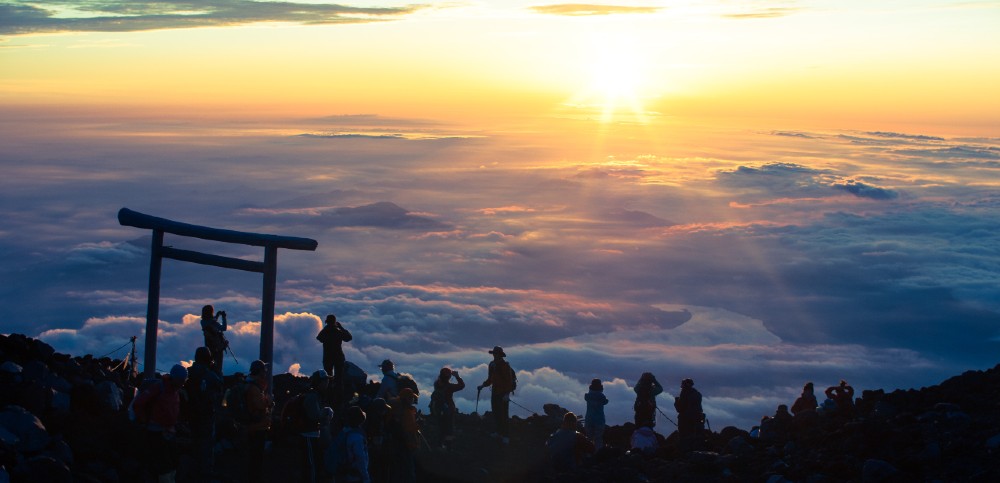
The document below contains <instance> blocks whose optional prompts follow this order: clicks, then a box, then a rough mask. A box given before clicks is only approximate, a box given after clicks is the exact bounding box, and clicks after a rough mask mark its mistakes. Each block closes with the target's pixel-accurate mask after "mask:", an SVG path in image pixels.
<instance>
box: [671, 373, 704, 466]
mask: <svg viewBox="0 0 1000 483" xmlns="http://www.w3.org/2000/svg"><path fill="white" fill-rule="evenodd" d="M674 409H676V410H677V436H678V437H679V439H680V446H681V450H682V451H690V450H693V449H696V446H697V445H698V444H699V443H700V441H701V439H702V436H703V433H704V431H705V413H704V412H703V411H702V408H701V393H700V392H698V390H697V389H695V388H694V381H693V380H691V379H684V380H683V381H681V393H680V395H678V396H677V399H674Z"/></svg>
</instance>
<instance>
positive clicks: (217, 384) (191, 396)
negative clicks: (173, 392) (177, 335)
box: [184, 347, 223, 481]
mask: <svg viewBox="0 0 1000 483" xmlns="http://www.w3.org/2000/svg"><path fill="white" fill-rule="evenodd" d="M214 364H215V361H214V359H213V358H212V351H211V350H210V349H209V348H208V347H199V348H198V349H196V350H195V351H194V364H192V365H191V367H189V368H188V378H187V381H186V382H185V383H184V392H185V393H186V394H187V401H188V403H187V417H188V420H189V423H190V425H191V437H192V439H193V443H194V456H195V463H196V466H197V469H198V472H199V473H200V476H201V477H203V478H205V479H206V481H207V479H208V478H209V476H210V475H209V474H210V473H211V471H212V468H213V466H214V458H213V451H212V446H213V445H214V444H215V414H216V411H217V409H218V408H219V405H220V404H221V402H222V388H223V382H222V377H221V376H219V375H218V374H217V373H216V372H215V371H214V370H213V369H212V366H213V365H214Z"/></svg>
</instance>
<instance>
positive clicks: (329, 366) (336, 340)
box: [316, 314, 354, 397]
mask: <svg viewBox="0 0 1000 483" xmlns="http://www.w3.org/2000/svg"><path fill="white" fill-rule="evenodd" d="M353 338H354V337H353V336H351V333H350V331H348V330H347V329H345V328H344V326H343V325H341V323H340V322H338V321H337V316H336V315H333V314H330V315H327V316H326V325H325V326H324V327H323V329H322V330H320V331H319V334H318V335H317V336H316V340H318V341H320V342H321V343H323V370H325V371H326V373H327V374H328V375H329V376H330V377H333V388H334V390H335V392H336V394H337V397H340V395H341V394H340V393H341V392H342V389H343V387H344V386H343V381H344V377H345V376H346V374H345V370H344V364H345V363H346V362H347V358H346V357H345V356H344V347H343V343H344V342H350V341H351V340H352V339H353Z"/></svg>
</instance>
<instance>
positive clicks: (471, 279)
mask: <svg viewBox="0 0 1000 483" xmlns="http://www.w3.org/2000/svg"><path fill="white" fill-rule="evenodd" d="M268 122H269V121H267V120H256V121H255V123H254V124H253V127H252V128H250V129H249V130H248V131H247V132H240V131H238V130H237V131H236V132H232V133H231V134H225V133H226V132H230V131H220V130H218V129H216V126H213V125H204V126H201V125H197V124H189V123H188V124H183V125H180V124H175V123H172V122H171V121H170V120H157V119H148V120H131V121H130V122H128V123H119V122H112V121H109V122H106V123H100V124H94V123H88V124H80V123H77V122H76V121H74V120H72V119H65V118H59V117H57V116H54V115H50V116H48V117H47V116H46V115H45V114H44V113H35V116H34V117H31V116H28V117H26V116H21V115H16V113H15V114H10V115H8V117H5V118H0V127H2V129H0V132H2V133H4V134H2V135H0V136H2V138H0V142H3V145H4V146H5V149H4V150H3V152H2V153H0V165H2V167H3V168H4V170H5V173H6V174H7V175H6V176H5V177H4V178H3V179H2V180H0V216H2V217H3V219H4V220H5V224H4V226H3V227H0V261H2V263H0V277H2V278H3V279H4V280H10V281H13V283H5V284H3V286H2V287H0V300H2V301H3V304H0V324H2V325H0V327H2V329H0V330H3V331H4V332H23V333H27V334H29V335H39V336H41V337H42V338H43V339H44V340H46V341H48V342H50V343H52V344H53V345H54V346H56V347H57V349H59V350H61V351H66V352H71V353H82V352H89V353H94V354H98V355H102V354H105V353H107V352H108V351H111V350H113V349H115V348H116V347H120V346H121V345H122V344H123V343H124V342H125V341H127V340H128V337H130V336H132V335H136V336H139V340H140V341H141V340H142V331H143V329H144V317H145V307H146V284H147V276H148V255H149V244H150V238H149V234H148V233H147V232H146V231H144V230H138V229H134V228H127V227H121V226H119V225H118V224H117V221H116V219H115V213H117V211H118V209H119V208H121V207H122V206H127V207H129V208H131V209H134V210H137V211H141V212H145V213H149V214H153V215H156V216H162V217H166V218H171V219H176V220H179V221H184V222H188V223H195V224H202V225H210V226H219V227H223V228H230V229H235V230H243V231H254V232H262V233H274V234H281V235H292V236H304V237H310V238H315V239H317V240H318V241H319V248H318V250H317V251H316V252H296V251H281V252H280V253H279V257H278V260H279V283H278V297H277V299H278V300H277V316H276V325H277V328H276V339H275V363H276V367H277V368H278V369H279V370H292V371H301V372H302V373H308V372H311V371H313V370H315V369H317V368H318V367H319V362H320V348H319V346H318V344H317V343H316V342H315V340H314V337H315V333H316V332H317V331H318V329H319V323H320V321H321V320H322V318H323V317H325V315H326V314H328V313H335V314H337V315H338V318H339V319H341V320H343V321H344V322H345V324H346V325H347V326H348V328H349V329H350V330H351V331H352V332H353V333H354V334H355V339H354V341H353V342H352V343H351V344H349V345H348V348H347V353H348V359H349V360H351V361H353V362H355V363H357V364H358V365H359V366H362V367H363V368H365V369H366V370H368V371H369V372H370V373H377V369H376V366H377V363H378V362H379V361H381V360H382V359H385V358H390V359H393V360H394V361H396V363H397V365H398V366H399V367H400V369H401V370H404V371H406V372H411V373H413V374H414V375H415V376H416V377H417V380H418V382H420V384H421V386H422V387H429V385H430V383H431V381H432V379H433V377H434V375H436V374H437V371H438V370H439V369H440V367H442V366H445V365H448V366H451V367H454V368H456V369H458V370H459V371H460V372H462V373H463V375H465V376H466V377H467V381H468V382H472V383H479V382H481V380H482V378H484V377H485V367H486V363H487V362H488V361H489V355H488V354H487V353H486V351H487V350H488V349H489V348H491V347H492V346H494V345H501V346H504V348H505V350H506V351H507V353H508V354H510V357H509V358H510V361H511V363H512V364H513V366H514V367H515V369H517V370H518V371H519V380H520V381H521V385H520V390H519V391H518V394H517V395H516V400H517V401H518V402H519V403H520V404H522V405H523V406H524V407H527V408H529V409H530V410H532V411H540V410H541V405H542V404H544V403H547V402H555V403H558V404H561V405H563V406H565V407H567V408H570V409H573V410H576V411H580V410H582V409H583V406H582V404H583V402H582V395H583V393H584V392H585V390H586V385H587V384H588V383H589V381H590V379H592V378H594V377H599V378H601V379H603V380H605V381H606V384H605V387H606V388H607V393H608V396H609V398H610V399H611V400H612V403H611V405H610V406H609V409H608V414H609V419H610V421H611V422H612V423H620V422H622V421H624V420H626V419H628V418H630V411H631V401H632V398H633V395H632V393H631V385H632V384H634V382H635V379H637V378H638V376H639V374H641V373H642V372H645V371H652V372H654V373H655V374H657V376H658V377H659V378H660V379H661V381H662V382H663V383H664V384H665V385H666V386H667V388H668V391H667V392H668V394H665V395H664V396H663V400H662V401H661V404H663V405H665V406H668V404H667V403H669V401H670V399H669V398H670V397H671V396H670V394H675V393H676V386H677V384H678V383H679V381H680V379H681V378H683V377H692V378H694V379H695V381H696V383H697V385H698V386H699V387H700V388H701V389H702V392H703V393H705V395H706V401H705V405H706V411H707V412H708V414H709V417H710V419H711V420H712V423H713V427H715V426H721V425H725V424H735V425H739V426H741V427H744V428H746V427H749V426H750V425H751V424H753V422H754V421H757V420H759V418H760V416H761V415H763V414H770V413H773V411H774V407H775V406H776V405H777V404H780V403H784V404H788V403H790V402H791V400H792V399H793V398H794V397H795V395H796V394H797V393H798V391H799V388H801V386H802V384H803V383H804V382H805V381H807V380H812V381H814V382H815V383H816V384H817V386H820V387H824V386H825V385H830V384H834V383H836V382H837V381H838V380H839V379H841V378H845V379H847V380H848V381H850V382H852V383H853V384H854V385H855V387H857V388H858V389H859V390H861V389H865V388H875V387H884V388H887V389H892V388H896V387H912V386H921V385H928V384H933V383H936V382H939V380H940V379H942V378H944V377H947V376H949V375H952V374H955V373H957V372H961V371H963V370H966V369H970V368H981V367H987V366H992V365H993V364H995V354H996V349H997V344H998V340H1000V327H998V325H997V322H996V321H997V320H998V317H997V315H998V312H1000V303H998V300H1000V293H998V289H997V287H1000V283H998V282H1000V280H998V274H1000V253H998V250H1000V248H998V247H1000V228H998V227H1000V224H998V223H997V220H996V213H997V208H998V207H1000V196H998V195H997V187H998V186H1000V176H998V173H1000V171H998V170H1000V167H998V166H996V165H995V163H993V160H992V158H990V157H989V153H993V152H996V151H997V149H998V148H1000V143H998V141H997V140H995V139H951V138H948V137H946V136H939V135H936V134H935V133H896V132H888V131H850V132H820V131H807V130H802V129H795V126H791V127H790V128H789V129H783V130H778V131H769V132H754V131H732V132H728V131H727V132H724V133H718V132H712V133H705V132H702V131H700V130H699V129H697V128H683V127H676V126H672V127H671V129H673V130H674V131H672V132H676V133H678V135H681V134H683V135H684V136H688V137H689V138H691V139H698V140H699V142H697V143H688V144H678V145H672V146H667V147H664V146H661V145H659V144H657V143H655V142H652V141H649V142H647V141H644V138H642V137H641V136H639V135H637V134H636V133H637V131H632V130H630V128H629V126H616V127H615V128H614V129H613V130H610V131H609V130H608V128H607V127H606V126H588V125H581V124H576V123H572V122H570V121H557V120H554V121H553V123H559V122H566V123H567V124H566V125H565V126H563V127H564V128H565V129H564V130H561V129H551V130H544V131H530V132H526V131H523V130H521V131H517V134H516V135H515V134H511V132H513V131H511V130H499V129H498V130H496V131H489V130H484V129H482V128H477V129H476V130H475V131H472V130H467V129H464V128H463V127H462V126H451V125H445V124H443V123H437V122H434V121H432V120H405V119H388V118H379V117H377V116H337V117H331V118H326V119H309V120H288V119H282V120H278V121H274V126H273V127H274V128H273V129H269V125H268ZM653 122H658V121H656V120H653ZM178 126H180V127H178ZM652 127H654V128H655V127H656V126H652ZM374 128H377V129H382V130H385V131H386V132H394V131H395V132H411V131H414V130H419V131H420V132H421V134H422V135H425V136H426V137H424V138H421V139H415V138H396V137H392V138H383V137H378V136H358V137H336V136H334V137H303V136H300V135H297V134H303V133H309V132H327V131H329V132H332V131H338V132H371V130H372V129H374ZM591 129H592V130H591ZM681 129H687V130H688V131H686V132H679V130H681ZM164 130H167V131H171V130H172V132H173V133H174V134H175V136H176V137H174V138H170V139H165V138H164V137H162V136H159V135H155V134H151V133H160V132H163V131H164ZM296 130H298V132H296ZM655 130H656V129H651V130H650V131H655ZM220 132H221V133H223V134H220ZM290 132H291V133H292V134H289V133H290ZM598 133H600V135H601V136H604V137H603V138H602V139H603V140H604V144H603V145H602V147H601V148H600V149H595V148H593V147H592V146H589V145H587V146H582V145H581V143H579V142H578V140H579V139H581V138H587V137H588V136H597V135H598ZM178 139H180V140H182V141H183V142H179V141H178ZM56 141H58V142H56ZM209 141H210V142H209ZM276 160H280V162H277V161H276ZM553 160H558V161H553ZM166 242H167V244H168V245H171V246H174V247H176V248H183V249H191V250H198V251H205V252H208V253H216V254H220V255H226V256H234V257H240V258H246V259H251V260H259V259H260V258H261V256H262V253H261V250H259V249H257V248H253V247H242V246H232V245H226V244H218V243H212V242H205V241H199V240H192V239H185V238H183V237H174V236H169V235H168V237H167V241H166ZM162 285H163V287H164V289H163V293H162V298H161V314H160V318H161V322H160V335H159V340H160V346H159V350H158V355H159V357H160V360H159V361H158V365H160V366H162V367H169V365H170V364H171V363H172V362H173V361H177V360H189V359H191V357H192V356H193V352H194V348H195V347H197V345H198V344H200V343H201V334H200V333H199V330H198V326H197V323H196V322H197V319H196V317H195V315H194V314H197V313H198V310H199V309H200V307H201V306H202V305H204V304H207V303H211V304H213V305H215V306H216V307H217V308H220V309H225V310H226V311H227V312H228V313H229V314H230V321H231V322H232V327H231V329H230V333H229V337H230V339H231V340H232V342H233V348H234V350H235V352H236V357H237V358H238V359H239V361H240V364H236V363H235V361H233V360H231V359H229V360H227V362H226V364H227V371H231V370H236V369H243V370H245V365H246V364H247V362H248V361H250V360H252V359H254V358H256V357H257V350H258V347H259V321H260V305H261V304H260V287H261V280H260V276H259V275H257V274H251V273H243V272H233V271H226V270H222V269H218V268H213V267H204V266H198V265H192V264H186V263H180V262H175V261H170V260H168V261H166V262H165V263H164V270H163V283H162ZM140 350H141V347H140ZM458 398H459V406H460V408H461V409H462V410H464V411H471V409H472V408H473V407H474V403H475V394H474V392H473V391H469V390H467V391H465V392H464V393H460V394H458ZM518 411H522V412H524V411H523V410H521V409H515V414H517V412H518ZM523 415H527V414H523Z"/></svg>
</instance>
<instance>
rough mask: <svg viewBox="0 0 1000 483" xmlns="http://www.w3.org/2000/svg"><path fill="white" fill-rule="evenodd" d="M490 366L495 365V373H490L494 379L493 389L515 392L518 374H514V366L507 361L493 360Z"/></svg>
mask: <svg viewBox="0 0 1000 483" xmlns="http://www.w3.org/2000/svg"><path fill="white" fill-rule="evenodd" d="M490 366H492V367H493V374H491V375H490V377H491V379H492V380H493V390H494V391H499V392H514V390H515V389H517V374H514V368H512V367H510V364H509V363H508V362H507V361H500V362H499V363H497V362H496V361H494V362H491V363H490Z"/></svg>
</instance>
